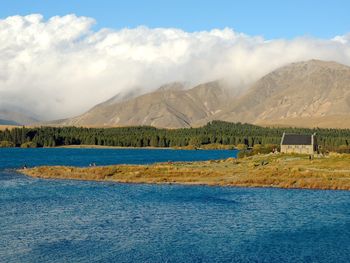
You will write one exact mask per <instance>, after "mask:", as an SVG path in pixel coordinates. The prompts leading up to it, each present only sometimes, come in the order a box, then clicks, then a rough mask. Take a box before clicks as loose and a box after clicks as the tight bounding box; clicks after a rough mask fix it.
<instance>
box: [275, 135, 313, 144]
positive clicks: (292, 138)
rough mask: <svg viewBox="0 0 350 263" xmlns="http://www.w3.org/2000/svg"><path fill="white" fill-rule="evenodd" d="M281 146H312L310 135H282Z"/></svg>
mask: <svg viewBox="0 0 350 263" xmlns="http://www.w3.org/2000/svg"><path fill="white" fill-rule="evenodd" d="M281 144H282V145H312V135H304V134H284V136H283V138H282V142H281Z"/></svg>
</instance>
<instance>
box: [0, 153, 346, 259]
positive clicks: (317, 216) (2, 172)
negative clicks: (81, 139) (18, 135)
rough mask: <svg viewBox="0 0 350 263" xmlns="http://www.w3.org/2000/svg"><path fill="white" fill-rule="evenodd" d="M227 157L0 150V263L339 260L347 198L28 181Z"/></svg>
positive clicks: (343, 243)
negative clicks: (27, 169) (26, 169)
mask: <svg viewBox="0 0 350 263" xmlns="http://www.w3.org/2000/svg"><path fill="white" fill-rule="evenodd" d="M235 154H236V153H235V152H233V151H175V150H119V149H118V150H110V149H108V150H100V149H99V150H92V149H0V262H349V258H350V192H347V191H316V190H285V189H248V188H229V187H206V186H179V185H162V186H160V185H157V186H156V185H141V184H140V185H130V184H117V183H101V182H84V181H69V180H67V181H61V180H42V179H32V178H28V177H25V176H22V175H20V174H17V173H16V172H15V171H14V170H13V168H16V167H19V166H21V165H23V164H24V163H25V164H27V165H28V166H33V165H43V164H52V165H56V164H66V165H75V166H86V165H88V164H89V163H91V162H96V164H98V165H103V164H113V163H153V162H159V161H179V160H182V161H184V160H205V159H217V158H227V157H230V156H235Z"/></svg>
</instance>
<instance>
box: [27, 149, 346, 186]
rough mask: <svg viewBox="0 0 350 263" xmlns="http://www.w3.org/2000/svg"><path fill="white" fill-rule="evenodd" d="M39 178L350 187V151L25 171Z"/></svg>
mask: <svg viewBox="0 0 350 263" xmlns="http://www.w3.org/2000/svg"><path fill="white" fill-rule="evenodd" d="M21 172H22V173H24V174H26V175H29V176H32V177H39V178H56V179H77V180H96V181H115V182H122V183H153V184H158V183H177V184H205V185H220V186H242V187H279V188H307V189H342V190H350V155H345V154H343V155H331V156H327V157H322V158H315V159H314V160H309V158H308V156H298V155H272V154H270V155H256V156H252V157H248V158H243V159H233V158H229V159H227V160H221V161H205V162H178V163H159V164H153V165H116V166H105V167H88V168H75V167H64V166H52V167H50V166H43V167H36V168H30V169H25V170H21Z"/></svg>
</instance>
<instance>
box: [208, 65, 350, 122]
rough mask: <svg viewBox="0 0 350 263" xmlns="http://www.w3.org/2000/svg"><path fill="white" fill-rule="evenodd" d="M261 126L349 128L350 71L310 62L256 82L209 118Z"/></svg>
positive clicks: (276, 71) (293, 66) (288, 68)
mask: <svg viewBox="0 0 350 263" xmlns="http://www.w3.org/2000/svg"><path fill="white" fill-rule="evenodd" d="M212 118H213V119H221V120H226V121H242V122H249V123H255V124H263V125H288V126H304V127H338V128H345V127H348V128H350V67H347V66H345V65H341V64H338V63H336V62H325V61H319V60H311V61H307V62H300V63H293V64H290V65H287V66H285V67H282V68H280V69H277V70H275V71H273V72H271V73H270V74H268V75H266V76H264V77H263V78H261V79H260V80H258V81H257V82H256V83H255V84H254V85H253V86H252V87H251V88H250V89H249V90H248V92H247V93H246V94H245V95H243V96H242V97H240V98H239V99H238V100H236V101H235V102H234V103H233V104H232V106H231V107H229V108H228V109H226V110H225V111H224V112H221V113H219V114H217V115H215V116H213V117H212Z"/></svg>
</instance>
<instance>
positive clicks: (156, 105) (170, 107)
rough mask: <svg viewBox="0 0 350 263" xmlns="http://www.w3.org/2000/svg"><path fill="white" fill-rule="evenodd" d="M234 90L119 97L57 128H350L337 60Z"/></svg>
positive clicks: (175, 87)
mask: <svg viewBox="0 0 350 263" xmlns="http://www.w3.org/2000/svg"><path fill="white" fill-rule="evenodd" d="M233 90H237V89H236V88H235V89H233V88H232V87H230V86H228V85H227V84H225V83H224V82H223V81H213V82H209V83H204V84H201V85H198V86H196V87H193V88H191V89H188V87H186V86H185V85H184V84H183V83H179V82H175V83H171V84H167V85H163V86H161V87H160V88H158V89H157V90H156V91H154V92H151V93H147V94H143V95H138V94H139V91H136V92H135V91H134V92H130V93H122V94H118V95H116V96H115V97H113V98H111V99H110V100H108V101H106V102H103V103H101V104H98V105H96V106H95V107H93V108H92V109H91V110H89V111H88V112H86V113H84V114H82V115H80V116H78V117H75V118H71V119H66V120H61V121H58V122H55V123H54V124H58V125H76V126H131V125H151V126H155V127H165V128H182V127H191V126H200V125H203V124H205V123H207V122H208V121H211V120H224V121H231V122H246V123H252V124H258V125H275V126H299V127H324V128H350V67H348V66H345V65H342V64H339V63H336V62H328V61H320V60H310V61H304V62H298V63H292V64H289V65H286V66H284V67H281V68H279V69H276V70H275V71H273V72H271V73H269V74H267V75H265V76H264V77H262V78H261V79H259V80H258V81H256V82H255V83H253V84H252V85H251V86H250V87H249V88H247V89H245V92H238V91H236V92H234V91H233ZM0 117H1V116H0ZM51 124H52V123H51Z"/></svg>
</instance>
